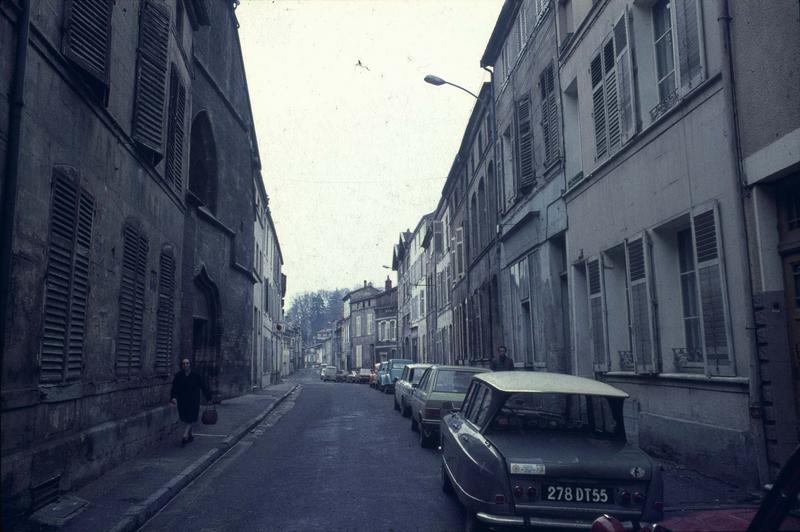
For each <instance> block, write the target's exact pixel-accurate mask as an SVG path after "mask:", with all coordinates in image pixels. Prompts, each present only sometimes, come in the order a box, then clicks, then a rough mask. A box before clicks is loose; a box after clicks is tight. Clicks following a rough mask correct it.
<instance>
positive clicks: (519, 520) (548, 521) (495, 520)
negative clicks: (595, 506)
mask: <svg viewBox="0 0 800 532" xmlns="http://www.w3.org/2000/svg"><path fill="white" fill-rule="evenodd" d="M476 517H477V518H478V521H480V522H482V523H485V524H487V525H491V526H505V527H514V528H547V529H561V530H591V529H592V521H583V520H572V519H553V518H546V517H527V516H526V517H522V516H517V515H492V514H488V513H484V512H478V514H477V515H476ZM598 517H600V516H598ZM622 526H623V528H624V529H625V530H633V529H634V528H633V523H632V522H631V521H624V522H622Z"/></svg>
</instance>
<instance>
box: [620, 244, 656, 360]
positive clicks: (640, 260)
mask: <svg viewBox="0 0 800 532" xmlns="http://www.w3.org/2000/svg"><path fill="white" fill-rule="evenodd" d="M625 256H626V262H627V273H628V305H629V309H630V318H629V319H630V322H629V326H630V330H631V340H632V341H631V347H632V351H633V363H634V367H635V370H636V372H637V373H653V372H655V371H657V365H656V362H657V359H656V348H657V346H656V343H655V307H654V305H653V300H652V286H651V284H650V283H652V282H653V280H652V273H651V271H650V270H651V268H650V244H649V239H648V237H647V234H644V235H642V236H639V237H637V238H634V239H631V240H627V241H626V242H625Z"/></svg>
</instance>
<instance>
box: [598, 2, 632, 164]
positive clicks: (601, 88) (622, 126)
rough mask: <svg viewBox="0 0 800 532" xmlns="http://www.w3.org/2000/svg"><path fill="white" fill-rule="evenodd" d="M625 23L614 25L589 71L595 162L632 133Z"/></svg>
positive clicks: (629, 63) (624, 20) (630, 84)
mask: <svg viewBox="0 0 800 532" xmlns="http://www.w3.org/2000/svg"><path fill="white" fill-rule="evenodd" d="M627 20H628V16H627V15H623V16H622V17H621V18H620V19H619V20H618V21H617V23H616V25H615V26H614V30H613V31H612V32H611V35H609V36H608V38H607V39H606V41H605V42H604V43H603V45H602V46H601V48H600V50H599V51H598V52H597V53H596V54H595V55H594V56H593V57H592V61H591V63H590V67H589V72H590V76H591V86H592V115H593V119H594V133H595V159H597V160H599V159H602V158H603V157H605V156H607V155H610V154H612V153H614V152H616V151H617V150H618V149H619V148H620V146H622V145H623V144H624V143H625V142H627V140H628V139H629V138H630V137H632V136H633V134H634V132H635V127H636V120H635V118H634V108H635V106H634V105H633V82H632V80H633V78H632V74H631V73H632V71H633V69H632V65H631V54H630V50H629V46H628V44H629V43H630V42H631V39H630V34H629V31H630V30H629V28H628V22H627Z"/></svg>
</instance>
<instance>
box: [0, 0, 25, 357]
mask: <svg viewBox="0 0 800 532" xmlns="http://www.w3.org/2000/svg"><path fill="white" fill-rule="evenodd" d="M19 4H20V10H19V12H18V13H17V49H16V54H15V62H14V72H13V74H12V75H13V80H14V81H13V85H12V87H11V97H10V111H9V127H8V145H7V148H8V151H7V152H6V161H5V172H6V176H5V179H4V180H3V203H2V208H0V212H2V215H0V216H2V218H0V365H2V361H3V358H4V356H5V343H6V337H7V335H6V320H7V317H8V316H7V309H8V305H9V293H10V291H11V257H12V251H11V250H12V248H11V246H12V242H13V238H14V231H13V229H14V213H15V211H16V208H17V182H18V174H19V152H20V129H21V127H20V126H21V123H22V108H23V106H24V105H25V101H24V99H23V95H24V93H25V66H26V64H27V62H28V32H29V28H30V19H31V6H30V2H29V0H20V1H19Z"/></svg>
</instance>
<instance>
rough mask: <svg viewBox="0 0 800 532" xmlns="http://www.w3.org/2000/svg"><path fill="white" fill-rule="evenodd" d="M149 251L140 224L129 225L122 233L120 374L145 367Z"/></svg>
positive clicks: (118, 365) (118, 341) (118, 342)
mask: <svg viewBox="0 0 800 532" xmlns="http://www.w3.org/2000/svg"><path fill="white" fill-rule="evenodd" d="M147 252H148V242H147V237H146V236H145V235H144V234H143V232H142V231H141V228H140V227H139V226H138V225H137V224H135V223H133V222H127V223H126V224H125V229H124V232H123V249H122V284H121V287H120V296H119V330H118V335H117V356H116V370H117V374H118V375H123V376H125V375H132V374H134V373H136V372H138V370H139V369H140V368H141V366H142V327H143V321H144V295H145V280H146V274H147Z"/></svg>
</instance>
